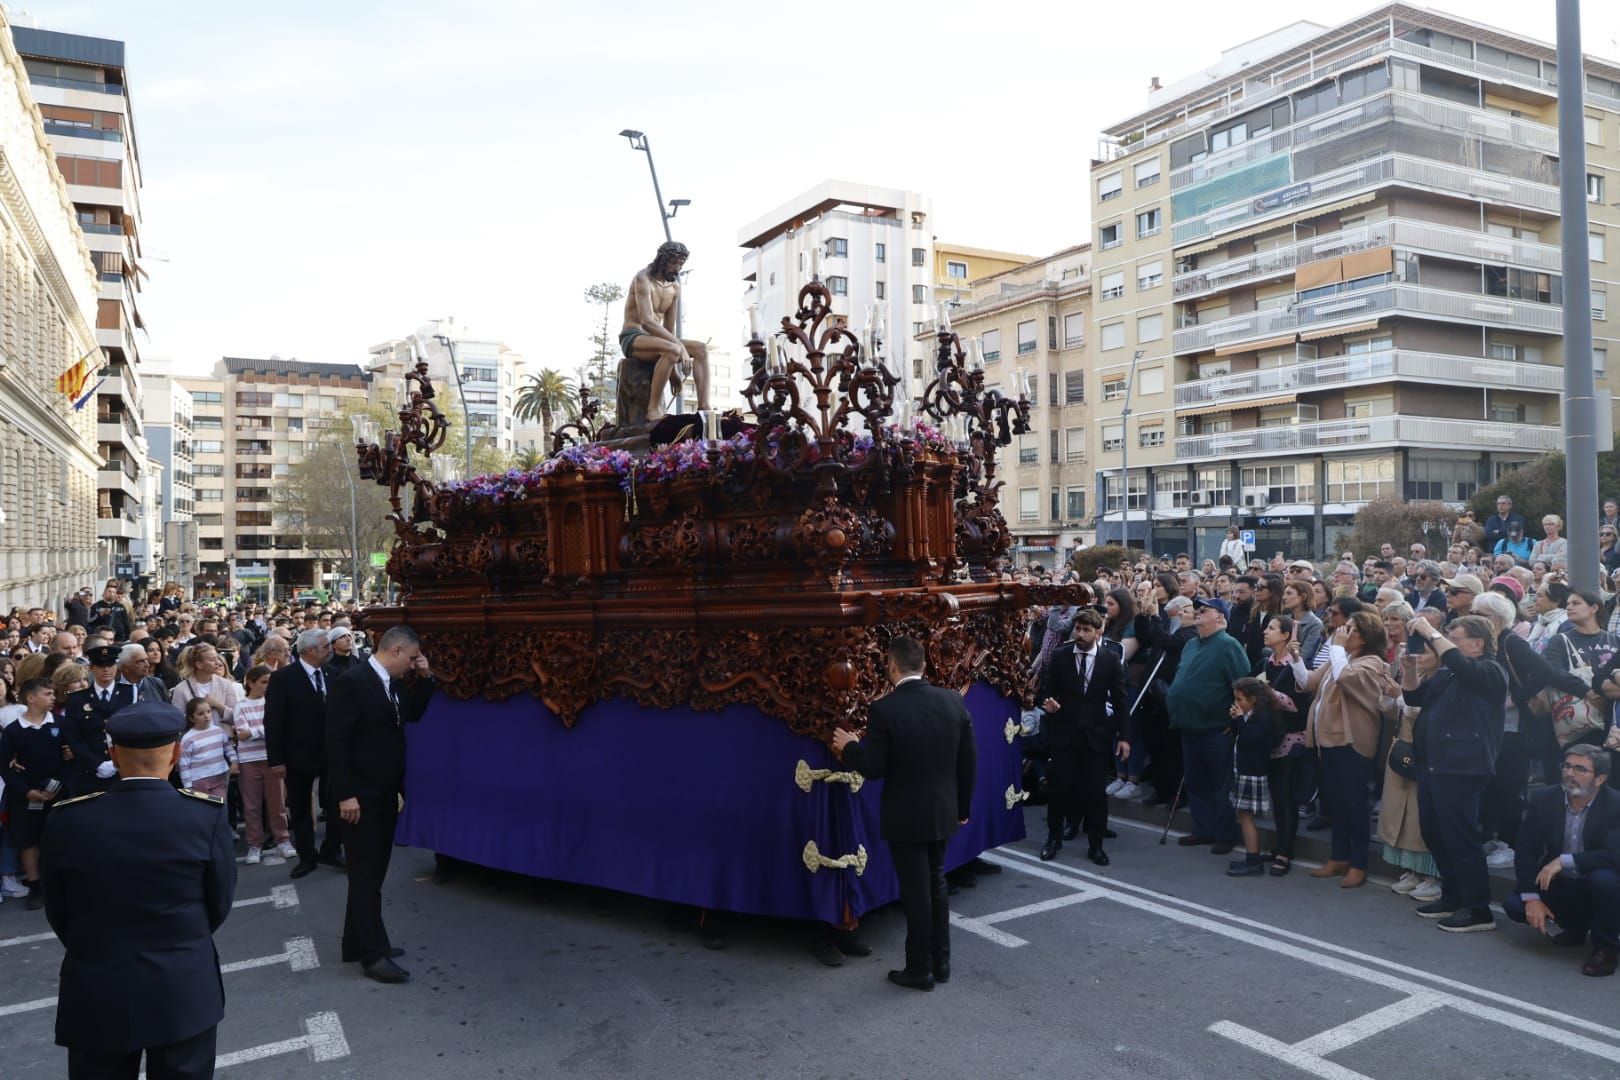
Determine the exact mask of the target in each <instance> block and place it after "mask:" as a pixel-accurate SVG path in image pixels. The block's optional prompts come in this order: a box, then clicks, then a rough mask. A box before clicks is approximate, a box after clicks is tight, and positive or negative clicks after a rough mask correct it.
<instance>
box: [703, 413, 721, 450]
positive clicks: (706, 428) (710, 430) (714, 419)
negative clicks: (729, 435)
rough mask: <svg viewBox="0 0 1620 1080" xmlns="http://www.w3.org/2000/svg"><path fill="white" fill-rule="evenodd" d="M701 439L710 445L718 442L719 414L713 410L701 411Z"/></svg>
mask: <svg viewBox="0 0 1620 1080" xmlns="http://www.w3.org/2000/svg"><path fill="white" fill-rule="evenodd" d="M703 437H704V438H705V439H707V440H708V441H709V442H711V443H715V442H719V441H720V414H719V413H718V412H716V411H715V410H714V409H705V410H704V411H703Z"/></svg>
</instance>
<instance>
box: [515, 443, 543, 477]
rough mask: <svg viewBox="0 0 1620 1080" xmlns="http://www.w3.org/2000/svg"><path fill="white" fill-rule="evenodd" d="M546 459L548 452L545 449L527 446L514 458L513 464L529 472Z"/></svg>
mask: <svg viewBox="0 0 1620 1080" xmlns="http://www.w3.org/2000/svg"><path fill="white" fill-rule="evenodd" d="M544 460H546V452H545V451H544V450H542V449H540V448H539V447H538V446H526V447H524V448H523V449H522V450H519V451H518V452H517V457H515V458H513V459H512V464H513V466H514V467H515V468H519V469H522V470H523V471H524V472H528V471H529V470H530V469H532V468H534V467H535V466H536V465H539V464H540V463H541V462H542V461H544Z"/></svg>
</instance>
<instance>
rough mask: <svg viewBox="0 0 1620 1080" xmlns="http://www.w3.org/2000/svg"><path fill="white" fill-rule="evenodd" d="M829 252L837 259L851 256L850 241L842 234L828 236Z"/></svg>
mask: <svg viewBox="0 0 1620 1080" xmlns="http://www.w3.org/2000/svg"><path fill="white" fill-rule="evenodd" d="M827 254H828V255H829V256H830V257H832V258H835V259H847V258H848V257H849V241H848V240H846V239H844V238H843V237H841V236H832V237H828V238H827Z"/></svg>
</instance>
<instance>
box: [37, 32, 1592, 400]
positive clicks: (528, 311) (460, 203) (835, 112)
mask: <svg viewBox="0 0 1620 1080" xmlns="http://www.w3.org/2000/svg"><path fill="white" fill-rule="evenodd" d="M1584 6H1585V8H1586V15H1585V30H1584V33H1585V47H1586V50H1587V51H1588V52H1591V53H1598V54H1602V55H1606V56H1616V55H1620V44H1617V41H1616V38H1617V35H1620V3H1614V2H1612V0H1611V2H1608V3H1597V2H1594V0H1587V3H1586V4H1585V5H1584ZM1372 7H1373V5H1372V4H1369V3H1364V2H1360V0H1351V2H1344V0H1315V2H1306V3H1299V2H1296V0H1246V2H1245V3H1243V4H1240V5H1239V4H1216V3H1209V2H1208V0H1196V2H1189V0H1163V2H1154V0H1144V2H1139V3H1132V4H1118V5H1103V4H1093V3H1076V2H1073V0H1062V2H1048V3H1030V2H1021V0H999V2H997V3H994V4H985V3H982V2H958V0H939V2H935V3H930V4H916V3H910V2H897V0H866V2H863V3H842V2H838V3H825V4H823V5H822V6H821V7H820V9H819V10H818V9H817V8H815V7H814V6H813V5H808V4H762V3H759V2H757V0H754V2H749V3H733V2H729V0H728V2H715V0H706V2H701V3H696V4H676V3H667V2H666V3H649V2H643V0H611V2H596V3H576V2H570V3H566V4H563V3H557V2H555V0H543V2H541V3H539V4H535V3H533V2H532V0H523V2H501V0H455V2H454V3H451V2H448V0H445V2H441V3H432V4H429V3H418V2H398V0H396V2H392V3H387V4H382V3H371V2H365V0H341V2H335V0H322V2H319V3H316V2H307V0H282V2H280V3H276V4H255V5H248V4H239V3H219V2H217V0H196V2H178V0H138V2H136V0H31V2H28V3H11V4H10V8H11V11H12V15H13V17H14V18H15V19H17V20H18V21H24V20H23V18H22V15H23V13H24V12H26V13H28V14H29V15H31V16H32V17H33V20H34V21H35V23H36V24H37V25H39V26H41V27H44V28H47V29H58V30H67V31H72V32H75V33H84V34H92V35H97V36H103V37H112V38H120V39H122V40H124V41H125V42H127V45H128V51H127V58H128V64H129V80H130V88H131V101H132V102H133V106H134V111H135V124H136V133H137V136H138V139H139V149H140V154H141V163H142V166H143V168H144V172H145V190H144V192H143V199H144V208H145V215H146V229H145V252H146V256H147V260H148V261H147V269H148V271H149V272H150V274H151V281H150V284H149V286H148V288H147V289H146V291H145V293H144V295H143V297H142V301H141V303H142V312H143V315H144V316H145V319H146V323H147V326H148V327H149V328H150V331H151V340H150V344H149V347H148V348H147V350H146V352H147V354H148V355H165V356H170V357H172V358H173V359H174V361H175V363H176V365H177V367H178V368H179V369H180V370H182V371H186V370H193V371H201V370H204V369H206V368H207V367H209V366H210V365H211V364H212V363H213V362H214V361H215V360H216V359H217V358H218V357H220V356H222V355H238V356H269V355H271V354H277V355H280V356H282V357H284V358H285V357H297V358H299V359H301V360H314V361H328V362H363V361H364V360H365V359H366V350H367V347H368V346H370V345H372V344H374V343H376V342H379V341H383V340H386V339H387V338H390V337H397V336H401V335H403V334H405V333H407V332H409V331H410V330H412V329H413V328H414V327H416V326H417V325H418V324H419V323H421V322H423V321H425V320H427V319H429V318H433V317H437V316H443V315H455V316H456V318H457V319H458V321H459V322H460V323H462V324H463V325H465V326H468V327H469V328H471V329H472V330H474V331H476V332H478V333H480V334H482V335H489V336H493V337H499V338H502V339H504V340H505V341H507V342H508V343H509V344H510V345H511V346H512V347H513V348H516V349H518V350H520V351H521V352H523V353H524V354H525V355H527V356H528V357H529V358H530V361H531V364H532V363H534V362H535V361H538V362H539V363H541V364H543V365H547V366H554V367H558V368H560V369H563V370H565V371H571V370H572V369H574V368H575V367H577V366H578V364H579V363H580V361H581V360H583V359H584V358H585V357H586V356H587V355H588V354H589V352H590V345H589V342H588V340H587V339H588V337H589V335H590V334H591V332H592V327H593V322H592V320H593V312H592V310H591V308H590V306H589V305H587V304H586V303H585V301H584V299H583V295H582V294H583V292H584V290H585V288H586V287H587V286H588V285H590V284H592V283H593V282H597V281H615V282H620V283H624V282H627V281H628V280H629V279H630V277H631V276H632V275H633V274H634V272H635V270H636V269H638V268H639V267H641V266H643V265H645V264H646V263H647V262H648V261H650V259H651V257H652V254H653V251H654V249H655V248H656V246H657V245H658V243H659V242H661V241H662V239H663V236H662V231H661V226H660V224H659V220H658V215H657V212H656V209H655V206H654V202H653V195H652V188H651V183H650V181H649V179H648V176H647V164H646V158H645V157H644V156H643V155H641V154H637V153H634V152H632V151H631V150H630V149H629V147H628V145H627V144H626V142H625V140H623V139H621V138H619V137H618V135H617V132H618V131H619V130H620V129H622V128H627V127H629V128H639V129H641V130H643V131H645V132H647V134H648V135H649V136H650V138H651V140H652V147H653V151H654V153H655V154H656V160H657V164H658V170H659V180H660V181H661V182H662V184H663V189H664V197H665V198H666V199H671V198H686V199H691V200H692V205H691V206H689V207H687V208H685V209H683V210H681V211H680V215H679V217H677V218H676V219H675V221H674V223H673V224H674V230H675V235H676V238H677V239H679V240H682V241H684V242H685V243H686V244H688V245H689V246H690V247H691V248H692V259H691V262H690V263H689V264H688V267H689V269H690V271H691V276H690V278H689V281H688V286H687V289H688V296H687V305H686V310H687V316H686V326H687V332H688V335H689V336H696V337H700V338H712V339H713V340H714V341H715V343H716V344H717V345H721V346H732V347H734V346H735V343H736V342H738V341H739V340H740V336H741V328H742V326H743V314H742V309H741V295H742V285H741V281H740V277H741V270H740V262H739V256H740V252H739V249H738V248H737V246H736V236H737V230H738V228H739V227H740V226H741V225H742V224H744V223H745V222H747V221H749V220H751V219H752V218H754V217H756V216H758V215H760V214H763V213H765V212H767V211H769V210H770V209H771V208H773V207H775V206H777V205H779V204H780V203H782V202H784V201H786V200H787V199H789V198H791V197H792V196H793V195H795V194H797V193H798V192H800V191H802V190H804V189H806V188H808V187H810V186H812V185H814V184H815V183H817V182H819V181H821V180H823V179H826V178H828V177H837V178H840V179H847V180H855V181H862V182H868V183H874V184H881V185H885V186H892V187H901V188H908V189H912V190H916V191H920V192H922V193H924V194H926V195H927V196H929V197H930V198H931V199H932V200H933V206H934V225H935V230H934V231H935V233H936V235H938V236H940V237H941V238H943V239H948V240H951V241H955V242H958V243H965V244H971V245H975V246H981V247H991V248H1001V249H1005V250H1010V251H1022V252H1025V253H1028V254H1031V255H1040V254H1045V253H1048V252H1051V251H1056V250H1058V249H1060V248H1062V247H1065V246H1068V245H1070V244H1073V243H1077V242H1079V241H1082V240H1084V239H1085V238H1086V235H1087V233H1086V230H1087V224H1088V217H1089V214H1088V206H1087V199H1086V176H1087V170H1088V167H1089V162H1090V159H1091V157H1092V156H1093V154H1094V152H1095V149H1096V145H1097V132H1098V129H1099V128H1101V127H1103V126H1104V125H1106V124H1109V123H1112V122H1114V121H1116V120H1118V119H1121V118H1122V117H1124V116H1126V115H1129V114H1130V113H1131V112H1133V111H1135V110H1136V109H1137V108H1138V107H1139V106H1141V105H1142V104H1144V103H1145V100H1146V90H1147V84H1148V80H1149V78H1150V77H1151V76H1154V75H1157V76H1159V77H1160V78H1161V79H1163V81H1164V82H1166V83H1171V82H1174V81H1177V80H1179V79H1181V78H1183V77H1185V76H1186V75H1188V74H1190V73H1192V72H1194V71H1196V70H1198V69H1200V68H1204V67H1208V66H1209V65H1211V64H1212V63H1214V62H1215V60H1216V59H1217V58H1218V56H1219V53H1220V50H1221V49H1223V48H1227V47H1230V46H1232V45H1236V44H1239V43H1241V42H1243V41H1245V40H1248V39H1250V38H1253V37H1256V36H1259V35H1260V34H1263V33H1266V32H1268V31H1271V30H1274V29H1277V28H1279V27H1282V26H1284V25H1286V24H1288V23H1290V22H1292V21H1295V20H1297V19H1302V18H1306V19H1310V20H1312V21H1314V22H1318V23H1323V24H1327V25H1333V24H1336V23H1339V22H1342V21H1345V20H1347V19H1349V18H1351V17H1353V16H1355V15H1357V14H1360V13H1362V12H1365V11H1368V10H1371V8H1372ZM1444 9H1445V8H1442V10H1444ZM1451 10H1454V11H1457V12H1459V13H1466V14H1467V16H1468V17H1470V18H1472V19H1474V20H1476V21H1481V22H1486V23H1491V24H1494V25H1497V26H1500V27H1503V28H1505V29H1508V30H1512V31H1515V32H1519V33H1524V34H1529V35H1531V36H1534V37H1538V38H1540V39H1542V40H1545V41H1551V40H1552V39H1553V36H1554V28H1553V4H1552V3H1551V2H1550V0H1542V2H1536V3H1525V2H1523V0H1468V2H1467V3H1462V2H1461V0H1453V3H1452V5H1451ZM1237 13H1241V18H1240V17H1239V15H1238V14H1237ZM594 316H595V317H598V318H599V317H600V311H599V310H598V311H597V312H595V313H594ZM615 318H617V314H616V313H615ZM613 329H614V331H615V332H617V324H616V323H615V325H614V328H613Z"/></svg>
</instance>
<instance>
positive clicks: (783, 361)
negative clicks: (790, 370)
mask: <svg viewBox="0 0 1620 1080" xmlns="http://www.w3.org/2000/svg"><path fill="white" fill-rule="evenodd" d="M787 367H788V355H787V350H786V349H785V348H783V347H782V346H781V344H780V343H778V344H777V346H776V374H778V375H785V374H787Z"/></svg>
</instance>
